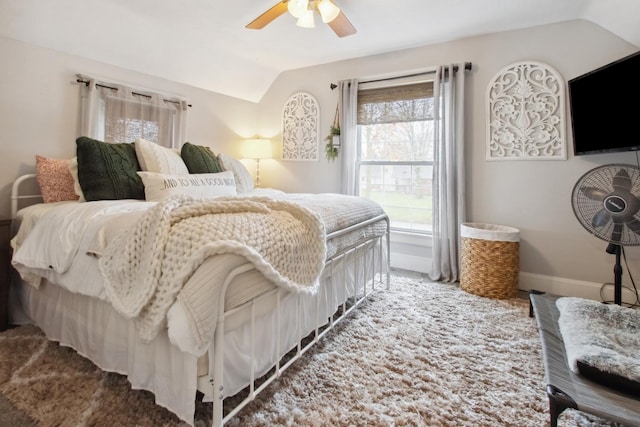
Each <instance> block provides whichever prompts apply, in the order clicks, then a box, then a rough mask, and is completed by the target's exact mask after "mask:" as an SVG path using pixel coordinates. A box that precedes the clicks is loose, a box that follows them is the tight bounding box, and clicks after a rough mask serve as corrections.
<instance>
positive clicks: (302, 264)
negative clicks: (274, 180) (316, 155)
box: [100, 196, 327, 342]
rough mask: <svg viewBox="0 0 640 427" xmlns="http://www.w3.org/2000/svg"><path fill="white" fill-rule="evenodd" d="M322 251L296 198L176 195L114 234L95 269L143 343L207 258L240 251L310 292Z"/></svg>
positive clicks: (281, 281) (320, 233) (312, 218)
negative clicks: (292, 201)
mask: <svg viewBox="0 0 640 427" xmlns="http://www.w3.org/2000/svg"><path fill="white" fill-rule="evenodd" d="M326 250H327V249H326V242H325V229H324V225H323V223H322V221H320V219H319V217H318V216H317V215H316V214H314V213H312V212H311V211H310V210H308V209H306V208H304V207H302V206H300V205H298V204H294V203H290V202H286V201H278V200H270V199H238V198H217V199H214V200H211V199H209V200H204V199H196V198H192V197H188V196H175V197H172V198H169V199H167V200H165V201H163V202H160V203H158V205H156V206H155V207H153V208H152V209H150V210H149V211H148V212H146V213H145V214H144V215H143V216H142V217H141V219H140V220H139V221H138V222H137V223H136V224H135V225H134V226H133V227H132V228H130V229H128V230H127V231H126V232H123V233H121V234H119V235H118V237H117V238H115V239H114V241H112V242H111V243H110V244H109V245H108V247H107V248H106V250H105V253H104V254H103V256H102V258H100V269H101V271H102V273H103V275H104V277H105V290H106V294H107V296H108V298H109V300H110V301H111V303H112V304H113V306H114V308H115V309H116V310H118V311H119V312H120V313H121V314H122V315H124V316H125V317H127V318H135V319H136V325H137V328H138V332H139V334H140V337H141V339H142V340H143V341H146V342H148V341H150V340H152V339H153V338H154V337H155V336H156V334H157V333H158V331H159V330H160V329H161V328H162V327H163V326H164V325H165V323H166V315H167V311H168V310H169V308H170V307H171V305H172V304H173V302H174V301H175V299H176V296H177V294H178V293H179V292H180V290H181V288H182V287H183V285H184V284H185V282H186V281H187V280H188V279H189V277H190V276H191V274H192V273H193V272H194V271H195V270H196V269H197V268H198V266H199V265H200V264H201V263H202V262H203V261H204V260H205V259H207V258H208V257H212V256H215V255H219V254H237V255H241V256H243V257H244V258H246V259H247V261H248V262H250V263H252V264H253V265H254V267H255V268H256V269H257V270H258V271H260V272H261V273H262V274H263V275H264V276H265V277H266V278H267V279H269V280H271V281H272V282H273V283H275V284H276V285H278V286H282V287H285V288H287V289H289V290H292V291H296V292H309V293H313V292H315V291H316V290H317V286H318V282H319V277H320V273H321V272H322V269H323V266H324V261H325V257H326ZM211 304H212V305H213V304H216V302H215V301H211Z"/></svg>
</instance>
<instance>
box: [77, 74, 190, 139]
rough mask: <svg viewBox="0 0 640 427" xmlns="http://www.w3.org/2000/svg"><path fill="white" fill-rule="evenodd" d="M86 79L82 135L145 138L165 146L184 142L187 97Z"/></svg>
mask: <svg viewBox="0 0 640 427" xmlns="http://www.w3.org/2000/svg"><path fill="white" fill-rule="evenodd" d="M84 81H85V85H84V87H83V89H82V91H81V109H82V111H81V117H82V123H81V129H80V134H81V135H84V136H89V137H91V138H95V139H98V140H101V141H105V142H133V141H135V140H136V138H143V139H146V140H148V141H152V142H156V143H158V144H159V145H162V146H164V147H180V146H181V144H182V143H183V142H184V138H185V134H186V129H185V128H186V110H187V103H186V101H184V100H181V99H178V98H175V97H168V96H166V95H163V94H158V93H153V92H150V91H146V90H144V91H143V90H140V89H136V88H131V87H127V86H123V85H119V84H115V83H110V82H102V81H96V80H95V79H88V78H86V79H85V80H84Z"/></svg>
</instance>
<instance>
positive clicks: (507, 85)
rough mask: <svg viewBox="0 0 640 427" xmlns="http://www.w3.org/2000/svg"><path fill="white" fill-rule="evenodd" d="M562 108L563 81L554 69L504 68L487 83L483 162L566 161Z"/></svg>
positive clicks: (539, 66) (536, 65) (537, 65)
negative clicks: (485, 156) (485, 154)
mask: <svg viewBox="0 0 640 427" xmlns="http://www.w3.org/2000/svg"><path fill="white" fill-rule="evenodd" d="M564 110H565V106H564V81H563V79H562V77H561V76H560V74H558V72H556V71H555V70H554V69H553V68H551V67H549V66H548V65H546V64H542V63H540V62H532V61H528V62H517V63H514V64H511V65H509V66H507V67H505V68H503V69H502V70H500V71H499V72H498V73H497V74H496V75H495V76H494V77H493V79H491V81H490V82H489V86H488V87H487V160H553V159H556V160H566V158H567V150H566V142H565V114H564Z"/></svg>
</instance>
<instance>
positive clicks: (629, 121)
mask: <svg viewBox="0 0 640 427" xmlns="http://www.w3.org/2000/svg"><path fill="white" fill-rule="evenodd" d="M639 101H640V52H636V53H634V54H632V55H629V56H626V57H624V58H622V59H619V60H617V61H614V62H612V63H610V64H607V65H605V66H603V67H600V68H597V69H595V70H593V71H590V72H588V73H586V74H583V75H581V76H578V77H576V78H574V79H571V80H569V110H570V112H571V130H572V132H573V153H574V154H575V155H576V156H580V155H584V154H598V153H612V152H620V151H634V150H640V102H639Z"/></svg>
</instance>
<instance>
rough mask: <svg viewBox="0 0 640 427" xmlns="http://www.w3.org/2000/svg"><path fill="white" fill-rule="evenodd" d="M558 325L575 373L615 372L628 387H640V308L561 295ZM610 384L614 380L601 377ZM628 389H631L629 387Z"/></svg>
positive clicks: (606, 373) (602, 373)
mask: <svg viewBox="0 0 640 427" xmlns="http://www.w3.org/2000/svg"><path fill="white" fill-rule="evenodd" d="M556 305H557V307H558V310H559V312H560V317H559V319H558V326H559V328H560V332H561V334H562V339H563V341H564V345H565V349H566V354H567V361H568V363H569V367H570V368H571V370H572V371H573V372H575V373H576V374H584V371H585V370H590V371H591V372H598V374H599V375H598V376H597V377H595V378H591V379H594V380H596V381H599V380H600V379H602V378H603V375H604V376H607V375H612V376H614V377H615V378H617V379H618V381H617V383H618V384H619V383H620V382H619V380H622V381H623V382H624V383H625V384H626V387H627V389H629V387H631V389H632V390H636V391H634V393H635V392H637V390H638V389H639V388H640V311H639V310H635V309H632V308H628V307H624V306H619V305H614V304H603V303H600V302H597V301H592V300H587V299H582V298H574V297H562V298H558V300H557V301H556ZM602 382H605V383H607V382H608V384H607V385H611V384H613V383H612V382H611V381H602ZM626 391H628V390H626Z"/></svg>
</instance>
